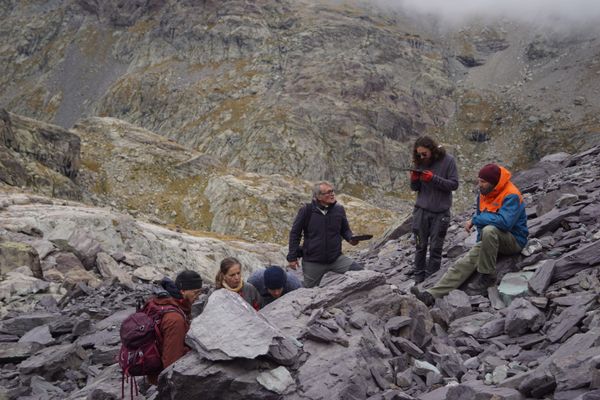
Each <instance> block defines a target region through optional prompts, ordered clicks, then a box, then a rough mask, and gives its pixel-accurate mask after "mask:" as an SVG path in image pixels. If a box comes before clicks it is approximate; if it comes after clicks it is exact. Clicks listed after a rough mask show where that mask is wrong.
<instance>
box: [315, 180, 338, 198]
mask: <svg viewBox="0 0 600 400" xmlns="http://www.w3.org/2000/svg"><path fill="white" fill-rule="evenodd" d="M321 185H327V186H329V187H330V188H332V189H333V185H332V184H331V183H330V182H328V181H321V182H317V183H315V184H314V185H313V188H312V195H313V199H316V198H317V196H318V195H320V194H321Z"/></svg>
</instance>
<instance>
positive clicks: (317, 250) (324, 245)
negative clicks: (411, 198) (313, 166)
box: [287, 181, 362, 288]
mask: <svg viewBox="0 0 600 400" xmlns="http://www.w3.org/2000/svg"><path fill="white" fill-rule="evenodd" d="M302 237H304V243H303V245H302V248H301V247H300V240H301V239H302ZM342 239H344V240H346V241H347V242H348V243H350V244H351V245H353V246H356V245H357V244H358V241H357V240H352V230H351V229H350V224H349V223H348V219H347V218H346V210H344V207H343V206H342V205H340V204H338V203H337V202H336V200H335V191H334V189H333V186H332V185H331V183H329V182H325V181H323V182H319V183H317V184H315V185H314V187H313V201H312V203H309V204H306V205H304V206H303V207H302V208H300V210H299V211H298V215H296V219H295V220H294V224H293V225H292V229H291V230H290V239H289V252H288V255H287V260H288V262H289V267H290V268H292V269H296V268H298V258H300V257H302V272H303V273H304V286H305V287H307V288H311V287H314V286H317V285H318V284H319V283H320V282H321V278H322V277H323V275H325V273H326V272H329V271H333V272H337V273H340V274H343V273H345V272H347V271H349V270H355V269H362V268H361V266H360V265H359V264H358V263H356V262H355V261H354V260H352V259H351V258H350V257H347V256H345V255H343V254H342ZM300 249H301V250H300Z"/></svg>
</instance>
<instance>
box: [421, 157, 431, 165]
mask: <svg viewBox="0 0 600 400" xmlns="http://www.w3.org/2000/svg"><path fill="white" fill-rule="evenodd" d="M431 161H432V160H431V158H421V160H420V161H419V166H421V167H429V166H430V165H431Z"/></svg>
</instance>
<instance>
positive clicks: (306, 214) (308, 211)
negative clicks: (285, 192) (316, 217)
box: [302, 203, 312, 240]
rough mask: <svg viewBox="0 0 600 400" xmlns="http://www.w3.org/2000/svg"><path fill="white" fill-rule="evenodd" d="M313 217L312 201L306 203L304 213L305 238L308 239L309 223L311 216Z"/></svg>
mask: <svg viewBox="0 0 600 400" xmlns="http://www.w3.org/2000/svg"><path fill="white" fill-rule="evenodd" d="M311 217H312V203H306V204H305V205H304V215H303V222H304V223H303V224H302V233H303V234H304V239H305V240H306V233H307V231H308V224H310V218H311Z"/></svg>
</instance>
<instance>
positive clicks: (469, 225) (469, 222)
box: [465, 220, 473, 233]
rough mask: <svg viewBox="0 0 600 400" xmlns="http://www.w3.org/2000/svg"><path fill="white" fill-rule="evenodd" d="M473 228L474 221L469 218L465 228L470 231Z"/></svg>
mask: <svg viewBox="0 0 600 400" xmlns="http://www.w3.org/2000/svg"><path fill="white" fill-rule="evenodd" d="M471 228H473V221H471V220H468V221H467V222H466V223H465V230H466V231H467V232H469V233H470V232H471Z"/></svg>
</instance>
